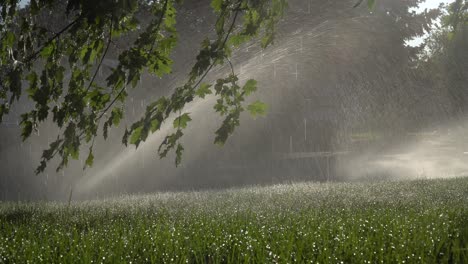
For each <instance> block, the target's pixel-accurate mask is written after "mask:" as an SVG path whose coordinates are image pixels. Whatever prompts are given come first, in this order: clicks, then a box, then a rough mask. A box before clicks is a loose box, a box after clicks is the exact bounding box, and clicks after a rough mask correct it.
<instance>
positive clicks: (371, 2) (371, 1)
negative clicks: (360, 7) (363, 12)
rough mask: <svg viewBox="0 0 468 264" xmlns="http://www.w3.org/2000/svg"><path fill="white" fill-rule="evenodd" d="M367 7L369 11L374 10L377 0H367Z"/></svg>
mask: <svg viewBox="0 0 468 264" xmlns="http://www.w3.org/2000/svg"><path fill="white" fill-rule="evenodd" d="M367 7H368V8H369V10H373V9H374V7H375V0H367Z"/></svg>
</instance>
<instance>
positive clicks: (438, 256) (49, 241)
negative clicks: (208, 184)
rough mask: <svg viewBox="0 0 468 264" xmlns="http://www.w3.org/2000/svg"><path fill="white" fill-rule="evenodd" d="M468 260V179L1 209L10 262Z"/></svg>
mask: <svg viewBox="0 0 468 264" xmlns="http://www.w3.org/2000/svg"><path fill="white" fill-rule="evenodd" d="M28 262H29V263H91V262H94V263H101V262H102V263H162V262H171V263H172V262H175V263H244V262H245V263H274V262H279V263H294V262H298V263H303V262H313V263H317V262H319V263H468V178H459V179H450V180H417V181H407V182H385V183H352V184H351V183H330V184H318V183H297V184H289V185H276V186H271V187H252V188H243V189H231V190H225V191H207V192H184V193H156V194H152V195H138V196H125V197H119V198H114V199H109V200H102V201H88V202H76V203H73V202H72V204H71V205H70V206H68V205H67V204H60V203H0V263H28Z"/></svg>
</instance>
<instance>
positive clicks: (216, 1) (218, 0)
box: [211, 0, 223, 12]
mask: <svg viewBox="0 0 468 264" xmlns="http://www.w3.org/2000/svg"><path fill="white" fill-rule="evenodd" d="M211 7H212V8H213V10H214V11H215V12H221V8H222V7H223V0H212V1H211Z"/></svg>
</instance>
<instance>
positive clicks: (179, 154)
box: [176, 143, 184, 166]
mask: <svg viewBox="0 0 468 264" xmlns="http://www.w3.org/2000/svg"><path fill="white" fill-rule="evenodd" d="M183 151H184V147H183V146H182V144H180V143H179V144H177V149H176V166H179V165H180V163H181V162H182V153H183Z"/></svg>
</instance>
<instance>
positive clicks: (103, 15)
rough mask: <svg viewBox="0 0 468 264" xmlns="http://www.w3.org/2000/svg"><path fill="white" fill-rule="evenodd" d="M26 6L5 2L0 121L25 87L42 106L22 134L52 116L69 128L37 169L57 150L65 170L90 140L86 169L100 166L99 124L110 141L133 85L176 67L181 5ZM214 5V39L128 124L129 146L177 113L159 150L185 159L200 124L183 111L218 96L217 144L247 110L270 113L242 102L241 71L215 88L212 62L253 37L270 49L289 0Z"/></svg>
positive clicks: (78, 0)
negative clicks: (59, 18) (103, 72)
mask: <svg viewBox="0 0 468 264" xmlns="http://www.w3.org/2000/svg"><path fill="white" fill-rule="evenodd" d="M19 2H20V1H19V0H6V1H2V3H1V5H0V77H1V79H2V82H1V83H0V120H1V118H2V116H3V115H5V114H8V112H9V110H10V108H11V105H12V104H14V103H15V102H16V101H17V100H19V98H20V96H21V95H22V94H23V92H24V91H26V92H27V95H28V96H29V98H30V99H31V100H32V101H33V102H34V104H35V106H34V109H33V110H31V111H29V112H26V113H24V114H23V115H22V116H21V126H22V138H23V140H25V139H27V138H28V137H29V136H30V135H31V133H32V132H33V131H34V130H36V129H38V125H39V124H40V123H41V122H44V121H45V120H47V119H48V118H51V119H52V120H53V122H54V123H55V124H56V125H57V126H58V128H59V129H61V130H62V131H63V133H61V134H60V135H58V137H57V139H56V140H55V141H54V142H52V143H51V144H50V146H49V148H48V149H46V150H45V151H44V152H43V154H42V159H41V162H40V165H39V167H38V168H37V170H36V173H41V172H43V171H44V170H45V168H46V166H47V163H48V162H49V161H50V160H51V159H52V158H54V157H55V156H57V155H58V156H60V158H61V162H60V164H59V166H58V168H57V170H60V169H62V168H63V167H64V166H66V165H67V164H68V161H69V159H70V158H73V159H78V158H79V155H80V148H81V147H82V146H83V145H88V146H89V153H88V157H87V159H86V165H87V166H92V164H93V160H94V156H93V146H94V140H95V138H96V137H97V135H98V133H100V131H101V130H102V134H103V137H104V138H105V139H106V138H107V137H108V131H109V128H110V127H112V126H118V125H119V124H120V121H121V120H122V118H123V117H124V114H125V113H124V108H123V106H124V103H125V101H126V99H127V96H128V92H129V91H128V89H129V87H133V88H135V87H136V86H137V83H138V81H139V80H140V78H141V75H142V73H143V72H148V73H150V74H152V75H155V76H158V77H162V76H164V75H167V74H170V73H171V70H172V64H173V61H172V60H171V53H172V51H173V49H174V47H175V46H176V44H177V40H178V32H177V29H176V21H177V10H178V8H179V7H180V6H181V4H182V3H181V2H182V1H181V0H160V1H150V0H103V1H90V0H68V1H67V2H66V4H65V5H64V4H63V2H61V1H58V0H31V1H30V3H29V4H28V6H26V7H25V8H20V7H19ZM211 7H212V9H213V10H214V12H215V14H216V16H217V19H216V23H215V31H216V37H215V38H214V39H208V38H207V39H205V40H204V41H203V43H202V45H201V49H200V51H199V54H198V56H197V57H196V62H195V63H194V65H193V67H192V70H191V71H190V73H189V75H188V77H187V80H186V82H185V84H184V85H182V86H180V87H177V88H176V89H175V90H174V91H173V93H172V95H170V96H163V97H160V98H159V99H158V100H156V101H154V102H151V103H150V104H149V105H148V106H147V107H146V111H145V114H144V115H143V116H142V117H141V119H140V120H138V121H137V122H135V123H134V124H132V125H131V126H130V127H129V128H126V130H125V133H124V135H123V138H122V142H123V144H125V145H127V144H129V143H130V144H133V145H135V146H136V147H138V146H139V145H140V144H141V143H142V142H144V141H145V140H146V139H147V138H148V136H149V135H150V134H151V133H155V132H156V131H158V130H159V129H160V128H161V125H162V124H163V123H164V122H166V121H167V120H168V119H169V118H170V117H171V116H177V117H176V119H175V120H174V122H173V127H174V132H173V133H171V134H169V135H167V136H166V138H165V140H164V141H163V142H162V143H161V145H160V146H159V149H158V153H159V156H160V157H165V156H166V155H167V154H168V153H169V152H170V151H171V150H175V153H176V164H179V163H180V162H181V156H182V152H183V149H184V148H183V146H182V144H181V143H180V139H181V137H182V136H183V134H184V133H183V131H184V129H186V128H187V126H188V124H189V122H190V121H191V120H192V118H191V117H190V115H189V113H184V106H185V105H186V104H188V103H190V102H192V101H193V100H195V99H196V98H200V100H203V99H205V98H206V96H207V95H210V94H214V96H216V97H217V98H218V99H217V104H216V105H215V110H216V112H218V113H219V114H220V115H221V116H223V117H224V121H223V122H222V124H221V126H220V128H219V129H218V130H217V131H216V138H215V143H217V144H224V143H225V141H226V140H227V138H228V137H229V135H231V134H232V133H233V132H234V130H235V128H236V127H237V126H238V125H239V118H240V114H241V113H242V112H243V111H244V109H245V108H247V109H248V110H249V111H250V112H252V113H253V114H255V115H257V114H263V113H264V112H265V110H266V106H265V105H264V104H263V103H261V102H258V101H257V102H255V103H254V104H252V105H249V106H247V107H245V106H244V104H245V99H246V97H247V96H249V95H251V94H252V93H253V92H254V91H255V90H256V82H255V81H253V80H250V81H247V82H246V83H245V84H244V85H242V84H240V83H239V79H238V77H237V75H236V74H235V72H234V71H232V74H229V75H228V76H224V77H221V78H219V79H218V80H217V81H216V82H215V84H214V85H210V84H206V83H203V80H204V79H205V77H206V76H207V74H208V73H209V72H210V70H211V69H212V68H213V67H215V66H217V65H222V64H224V63H225V62H226V61H229V58H230V56H231V53H232V49H233V48H235V47H238V46H239V45H241V44H243V43H245V42H247V41H250V40H253V39H254V38H258V39H260V42H261V46H262V48H266V47H267V46H269V45H270V44H271V43H272V42H273V39H274V35H275V25H276V24H277V22H278V21H279V20H280V19H281V17H282V15H283V13H284V10H285V8H286V0H256V1H250V0H213V1H212V2H211ZM57 10H59V11H57ZM141 10H145V11H149V13H150V21H149V22H147V23H143V22H141V21H140V20H139V16H138V14H139V12H140V11H141ZM52 12H62V13H63V14H64V16H65V20H66V21H67V24H65V25H64V26H63V27H62V28H61V29H60V30H58V31H56V32H54V31H52V30H50V29H49V28H47V27H44V26H42V25H41V24H40V23H38V22H37V21H38V20H39V19H40V16H43V15H44V14H46V16H47V14H51V13H52ZM132 33H133V34H137V37H136V40H135V41H134V43H133V44H132V45H131V46H130V47H129V48H128V49H126V50H124V51H122V52H121V53H120V54H119V55H118V65H116V66H115V67H114V68H113V69H112V70H111V73H110V74H109V75H108V76H107V77H106V79H105V80H106V81H105V84H101V83H100V82H98V81H97V75H98V72H99V71H100V69H101V68H102V65H103V61H104V59H105V58H106V56H108V51H109V47H110V45H111V43H113V41H115V40H116V39H118V38H121V37H124V36H126V35H128V34H132ZM229 64H230V63H229ZM231 67H232V65H231ZM67 72H70V77H69V78H66V77H65V76H66V73H67Z"/></svg>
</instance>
